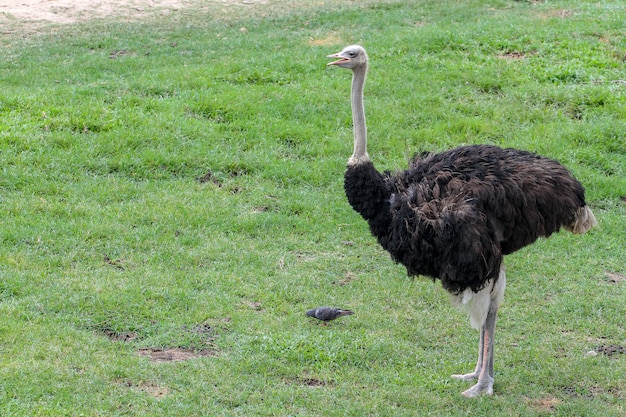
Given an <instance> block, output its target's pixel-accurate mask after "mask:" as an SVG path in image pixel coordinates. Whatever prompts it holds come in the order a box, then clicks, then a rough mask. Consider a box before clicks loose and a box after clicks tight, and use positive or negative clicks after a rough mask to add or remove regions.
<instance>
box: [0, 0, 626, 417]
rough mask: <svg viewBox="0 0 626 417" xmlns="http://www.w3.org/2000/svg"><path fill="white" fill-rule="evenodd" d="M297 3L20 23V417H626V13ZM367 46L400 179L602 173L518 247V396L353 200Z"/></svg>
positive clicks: (573, 7)
mask: <svg viewBox="0 0 626 417" xmlns="http://www.w3.org/2000/svg"><path fill="white" fill-rule="evenodd" d="M273 3H277V4H274V5H269V6H267V7H268V8H267V9H266V12H264V11H263V6H262V5H256V6H254V7H251V8H246V9H245V10H247V11H248V12H247V13H244V12H237V13H234V12H232V13H231V11H232V10H233V9H232V8H231V9H227V11H226V12H222V11H220V10H219V8H216V9H215V10H213V9H210V10H209V11H207V10H206V9H205V10H204V11H203V12H194V11H193V10H186V11H180V12H179V13H175V14H173V15H171V16H169V17H165V18H161V19H160V20H159V21H156V20H146V21H141V22H134V23H116V22H113V21H107V20H102V21H94V22H90V23H89V24H85V25H80V24H78V25H71V26H58V27H55V26H50V27H47V28H43V29H41V28H40V29H39V30H38V32H39V33H38V34H34V33H32V31H31V32H27V33H30V34H29V35H28V36H25V37H20V36H19V32H20V31H19V30H17V31H16V32H15V33H14V34H5V35H1V36H3V39H2V47H1V48H2V55H3V59H2V61H0V84H1V85H2V88H1V89H0V161H1V164H0V166H1V169H2V173H1V175H0V210H1V216H2V222H1V223H0V224H1V226H0V228H1V229H0V231H1V234H0V239H2V241H1V242H2V243H1V245H0V275H1V277H2V278H1V279H0V316H1V317H2V320H0V414H2V415H3V416H80V415H89V416H91V415H107V416H116V415H119V416H122V415H124V416H126V415H133V416H156V415H166V416H201V415H212V416H213V415H214V416H220V415H223V416H255V415H258V416H268V415H276V416H289V415H297V416H319V415H329V416H366V415H371V416H413V415H419V416H427V415H433V416H442V415H446V416H465V415H468V414H469V413H472V414H475V415H498V416H500V415H509V416H542V415H554V416H623V415H624V413H626V409H625V406H624V404H625V400H626V355H619V354H617V355H614V356H610V357H609V356H606V355H603V354H599V355H597V356H589V355H587V352H589V351H592V350H597V349H598V347H599V346H601V345H615V346H625V345H626V332H625V328H624V317H626V306H625V303H624V300H625V299H626V280H625V279H624V275H626V268H625V264H624V258H623V257H624V248H625V247H626V233H624V231H625V229H626V227H625V226H626V223H625V220H624V219H625V217H624V215H625V214H626V204H625V203H624V201H623V198H624V196H626V172H625V170H626V84H625V80H624V66H625V59H626V41H625V38H624V36H623V35H624V32H623V31H624V26H623V23H624V22H623V13H624V11H626V10H624V6H622V5H619V4H618V2H611V1H605V2H598V1H593V2H591V1H559V2H534V1H533V2H528V1H504V0H495V1H490V2H485V1H478V0H475V1H467V2H456V1H416V2H393V1H388V2H377V1H371V2H367V3H360V2H350V1H332V2H327V4H326V5H316V4H315V3H306V4H305V5H304V6H299V5H298V4H297V3H296V4H290V3H289V2H287V1H285V2H282V5H283V6H284V5H285V4H287V5H290V6H293V7H289V8H285V7H280V6H281V2H273ZM237 10H239V9H237ZM14 25H15V24H14ZM17 28H18V29H19V26H18V27H17ZM241 28H245V29H246V30H241ZM349 43H360V44H363V45H364V46H365V47H367V48H368V52H369V54H370V58H371V61H372V64H371V70H370V74H369V78H368V85H367V86H366V110H367V113H368V127H369V134H370V138H371V140H370V155H371V156H372V158H373V159H374V161H375V163H376V164H377V166H378V167H379V168H380V169H399V168H402V167H404V166H405V165H406V161H407V159H408V158H409V157H411V156H412V155H413V153H415V152H419V151H423V150H443V149H446V148H449V147H452V146H457V145H461V144H467V143H494V144H498V145H501V146H511V147H517V148H523V149H528V150H531V151H535V152H539V153H541V154H544V155H547V156H550V157H553V158H556V159H558V160H560V161H562V162H563V163H564V164H565V165H567V166H568V167H569V168H570V169H571V170H572V171H573V172H574V173H575V175H576V176H577V177H578V178H579V179H580V180H581V181H582V182H583V183H584V185H585V186H586V189H587V196H588V200H589V202H590V204H591V206H592V208H593V210H594V212H595V214H596V216H597V217H598V219H599V221H600V227H599V228H597V229H596V230H594V231H592V232H590V233H589V234H587V235H584V236H572V235H570V234H565V233H562V234H559V235H555V236H553V237H552V238H550V239H549V240H541V241H539V242H537V243H536V244H534V245H532V246H531V247H528V248H526V249H524V250H522V251H520V252H519V253H516V254H514V255H511V256H509V257H508V258H507V260H506V265H507V274H508V278H509V288H508V290H507V294H506V297H505V303H504V305H503V306H502V308H501V311H500V315H499V322H498V327H499V329H498V333H497V346H496V384H495V391H496V395H495V396H494V397H490V398H480V399H477V400H467V399H465V398H463V397H462V396H461V395H460V392H461V391H462V390H464V389H466V388H467V387H468V385H467V384H466V383H461V382H458V381H454V380H452V379H450V377H449V376H450V374H452V373H457V372H462V371H463V372H467V371H468V370H470V369H471V368H473V366H474V362H473V361H474V360H475V350H476V344H477V337H478V335H477V333H476V332H475V331H474V330H472V329H471V328H470V327H469V325H468V323H467V320H466V318H465V317H464V316H463V315H462V314H461V313H460V312H458V311H456V310H454V309H453V308H452V307H451V306H450V305H449V302H448V297H447V296H446V294H445V292H444V291H443V290H441V288H440V286H439V284H437V283H435V284H433V283H432V282H431V281H429V280H427V279H415V280H410V279H407V278H406V277H405V272H404V271H403V268H402V267H400V266H398V265H394V264H393V263H392V262H391V261H390V260H389V257H388V255H387V254H385V253H384V252H383V251H382V250H381V249H380V248H379V247H378V246H377V244H376V242H375V241H374V239H373V238H372V237H371V236H370V235H369V232H368V230H367V225H366V224H365V223H364V222H363V221H362V220H361V219H360V218H359V217H358V215H357V214H355V213H354V212H353V211H352V210H351V209H350V207H349V205H348V203H347V202H346V200H345V197H344V195H343V188H342V181H343V178H342V174H343V169H344V165H345V161H346V160H347V158H348V156H349V155H350V152H351V147H352V143H351V140H352V131H351V126H350V124H351V115H350V107H349V88H350V74H349V73H348V72H347V71H343V70H338V69H336V68H332V69H327V68H325V65H326V63H327V62H328V60H326V59H325V56H326V55H328V54H330V53H334V52H337V51H338V50H340V49H341V48H342V47H343V46H345V45H347V44H349ZM611 279H613V281H617V282H613V281H611ZM323 304H329V305H337V306H340V307H348V308H351V309H353V310H355V312H356V314H355V315H354V316H351V317H348V318H345V319H342V320H340V321H337V322H335V323H332V324H331V325H329V326H318V325H315V324H313V323H311V322H310V321H308V320H307V319H306V317H304V311H305V310H306V309H307V308H311V307H314V306H318V305H323ZM127 336H128V337H127ZM146 348H150V349H169V348H181V349H188V350H190V351H195V352H202V353H203V354H204V356H201V357H198V358H195V359H192V360H188V361H179V362H178V361H177V362H170V363H160V362H155V361H151V360H150V359H149V358H148V357H146V356H142V355H140V354H139V350H140V349H146Z"/></svg>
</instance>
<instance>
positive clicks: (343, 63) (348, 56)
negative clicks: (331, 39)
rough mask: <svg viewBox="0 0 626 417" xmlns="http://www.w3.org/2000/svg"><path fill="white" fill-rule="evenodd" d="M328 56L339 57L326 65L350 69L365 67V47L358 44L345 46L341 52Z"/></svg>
mask: <svg viewBox="0 0 626 417" xmlns="http://www.w3.org/2000/svg"><path fill="white" fill-rule="evenodd" d="M328 58H339V59H338V60H337V61H333V62H330V63H328V65H337V66H338V67H342V68H348V69H351V70H355V69H360V68H363V67H365V68H367V54H366V53H365V49H363V47H361V46H359V45H350V46H346V47H345V48H343V50H342V51H341V52H339V53H336V54H332V55H328Z"/></svg>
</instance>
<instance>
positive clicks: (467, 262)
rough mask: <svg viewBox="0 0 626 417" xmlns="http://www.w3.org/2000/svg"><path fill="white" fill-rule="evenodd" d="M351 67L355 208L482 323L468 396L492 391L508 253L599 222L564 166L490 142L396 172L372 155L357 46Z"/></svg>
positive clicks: (412, 268)
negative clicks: (381, 166) (498, 315)
mask: <svg viewBox="0 0 626 417" xmlns="http://www.w3.org/2000/svg"><path fill="white" fill-rule="evenodd" d="M328 57H329V58H334V59H336V61H333V62H331V63H329V64H328V65H334V66H338V67H342V68H348V69H350V70H352V91H351V105H352V121H353V129H354V152H353V154H352V156H351V157H350V159H349V160H348V166H347V169H346V172H345V175H344V188H345V192H346V195H347V197H348V201H349V202H350V205H351V206H352V208H353V209H354V210H355V211H356V212H358V213H359V214H360V215H361V216H362V217H363V218H364V219H365V220H366V221H367V222H368V224H369V227H370V231H371V232H372V234H373V235H374V236H375V237H376V238H377V239H378V242H379V243H380V245H381V246H382V247H383V248H384V249H385V250H387V251H388V252H389V253H390V254H391V257H392V259H393V260H394V261H396V262H398V263H401V264H402V265H404V266H405V267H406V269H407V272H408V274H409V275H413V276H415V275H425V276H429V277H431V278H433V280H435V279H439V280H440V281H441V283H442V285H443V287H444V288H445V289H446V290H447V291H448V292H449V293H450V294H451V296H452V300H453V301H454V302H455V303H456V304H458V305H460V306H461V307H463V308H464V309H465V310H466V312H467V313H468V315H469V318H470V324H471V325H472V327H474V328H476V329H480V339H479V347H478V361H477V364H476V368H475V369H474V371H473V372H471V373H468V374H461V375H453V377H454V378H456V379H460V380H464V381H469V380H477V381H476V384H475V385H474V386H472V387H471V388H469V389H468V390H466V391H464V392H463V395H465V396H467V397H476V396H479V395H483V394H492V393H493V383H494V373H493V347H494V338H493V336H494V331H495V324H496V313H497V311H498V307H499V306H500V303H501V301H502V299H503V297H504V288H505V286H506V276H505V273H504V267H503V263H502V260H503V255H507V254H510V253H513V252H515V251H517V250H519V249H521V248H522V247H524V246H527V245H529V244H531V243H533V242H534V241H535V240H537V239H538V238H539V237H548V236H550V235H551V234H552V233H554V232H557V231H559V229H561V228H563V229H566V230H569V231H570V232H572V233H576V234H579V233H585V232H586V231H587V230H589V229H591V228H592V227H593V226H595V225H596V224H597V222H596V219H595V217H594V215H593V213H592V212H591V209H590V208H589V207H588V206H587V204H586V203H585V192H584V188H583V186H582V185H581V184H580V182H578V181H577V180H576V178H574V176H573V175H572V174H571V173H570V172H569V171H568V170H567V169H566V168H565V167H564V166H563V165H561V164H560V163H558V162H556V161H554V160H552V159H548V158H545V157H542V156H539V155H536V154H533V153H530V152H526V151H521V150H516V149H503V148H500V147H497V146H491V145H471V146H461V147H459V148H456V149H452V150H448V151H444V152H441V153H438V154H427V155H420V156H418V157H417V158H416V159H415V160H413V161H412V163H411V164H410V166H409V168H408V169H407V170H405V171H401V172H398V173H395V174H390V173H388V172H385V173H381V172H379V171H377V170H376V169H375V168H374V165H373V163H372V161H371V160H370V158H369V155H368V153H367V128H366V124H365V110H364V107H363V86H364V84H365V77H366V73H367V66H368V58H367V54H366V52H365V50H364V49H363V48H362V47H361V46H358V45H352V46H348V47H346V48H344V49H343V50H342V51H341V52H339V53H336V54H333V55H329V56H328Z"/></svg>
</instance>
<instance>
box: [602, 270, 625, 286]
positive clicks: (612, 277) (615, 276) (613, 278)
mask: <svg viewBox="0 0 626 417" xmlns="http://www.w3.org/2000/svg"><path fill="white" fill-rule="evenodd" d="M604 276H605V277H606V279H607V280H608V281H609V282H610V283H611V284H619V283H621V282H624V281H626V276H625V275H624V274H620V273H619V272H611V271H604Z"/></svg>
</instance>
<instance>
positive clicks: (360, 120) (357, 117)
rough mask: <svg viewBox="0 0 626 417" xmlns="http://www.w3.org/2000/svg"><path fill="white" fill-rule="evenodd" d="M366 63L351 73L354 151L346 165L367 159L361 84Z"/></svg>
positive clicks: (365, 72)
mask: <svg viewBox="0 0 626 417" xmlns="http://www.w3.org/2000/svg"><path fill="white" fill-rule="evenodd" d="M366 74H367V64H365V65H363V66H360V67H357V68H354V69H353V73H352V93H351V99H352V100H351V101H352V125H353V129H354V152H353V153H352V156H351V157H350V159H349V160H348V165H357V164H360V163H362V162H366V161H369V160H370V158H369V156H368V155H367V127H366V125H365V108H364V106H363V86H364V85H365V75H366Z"/></svg>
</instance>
